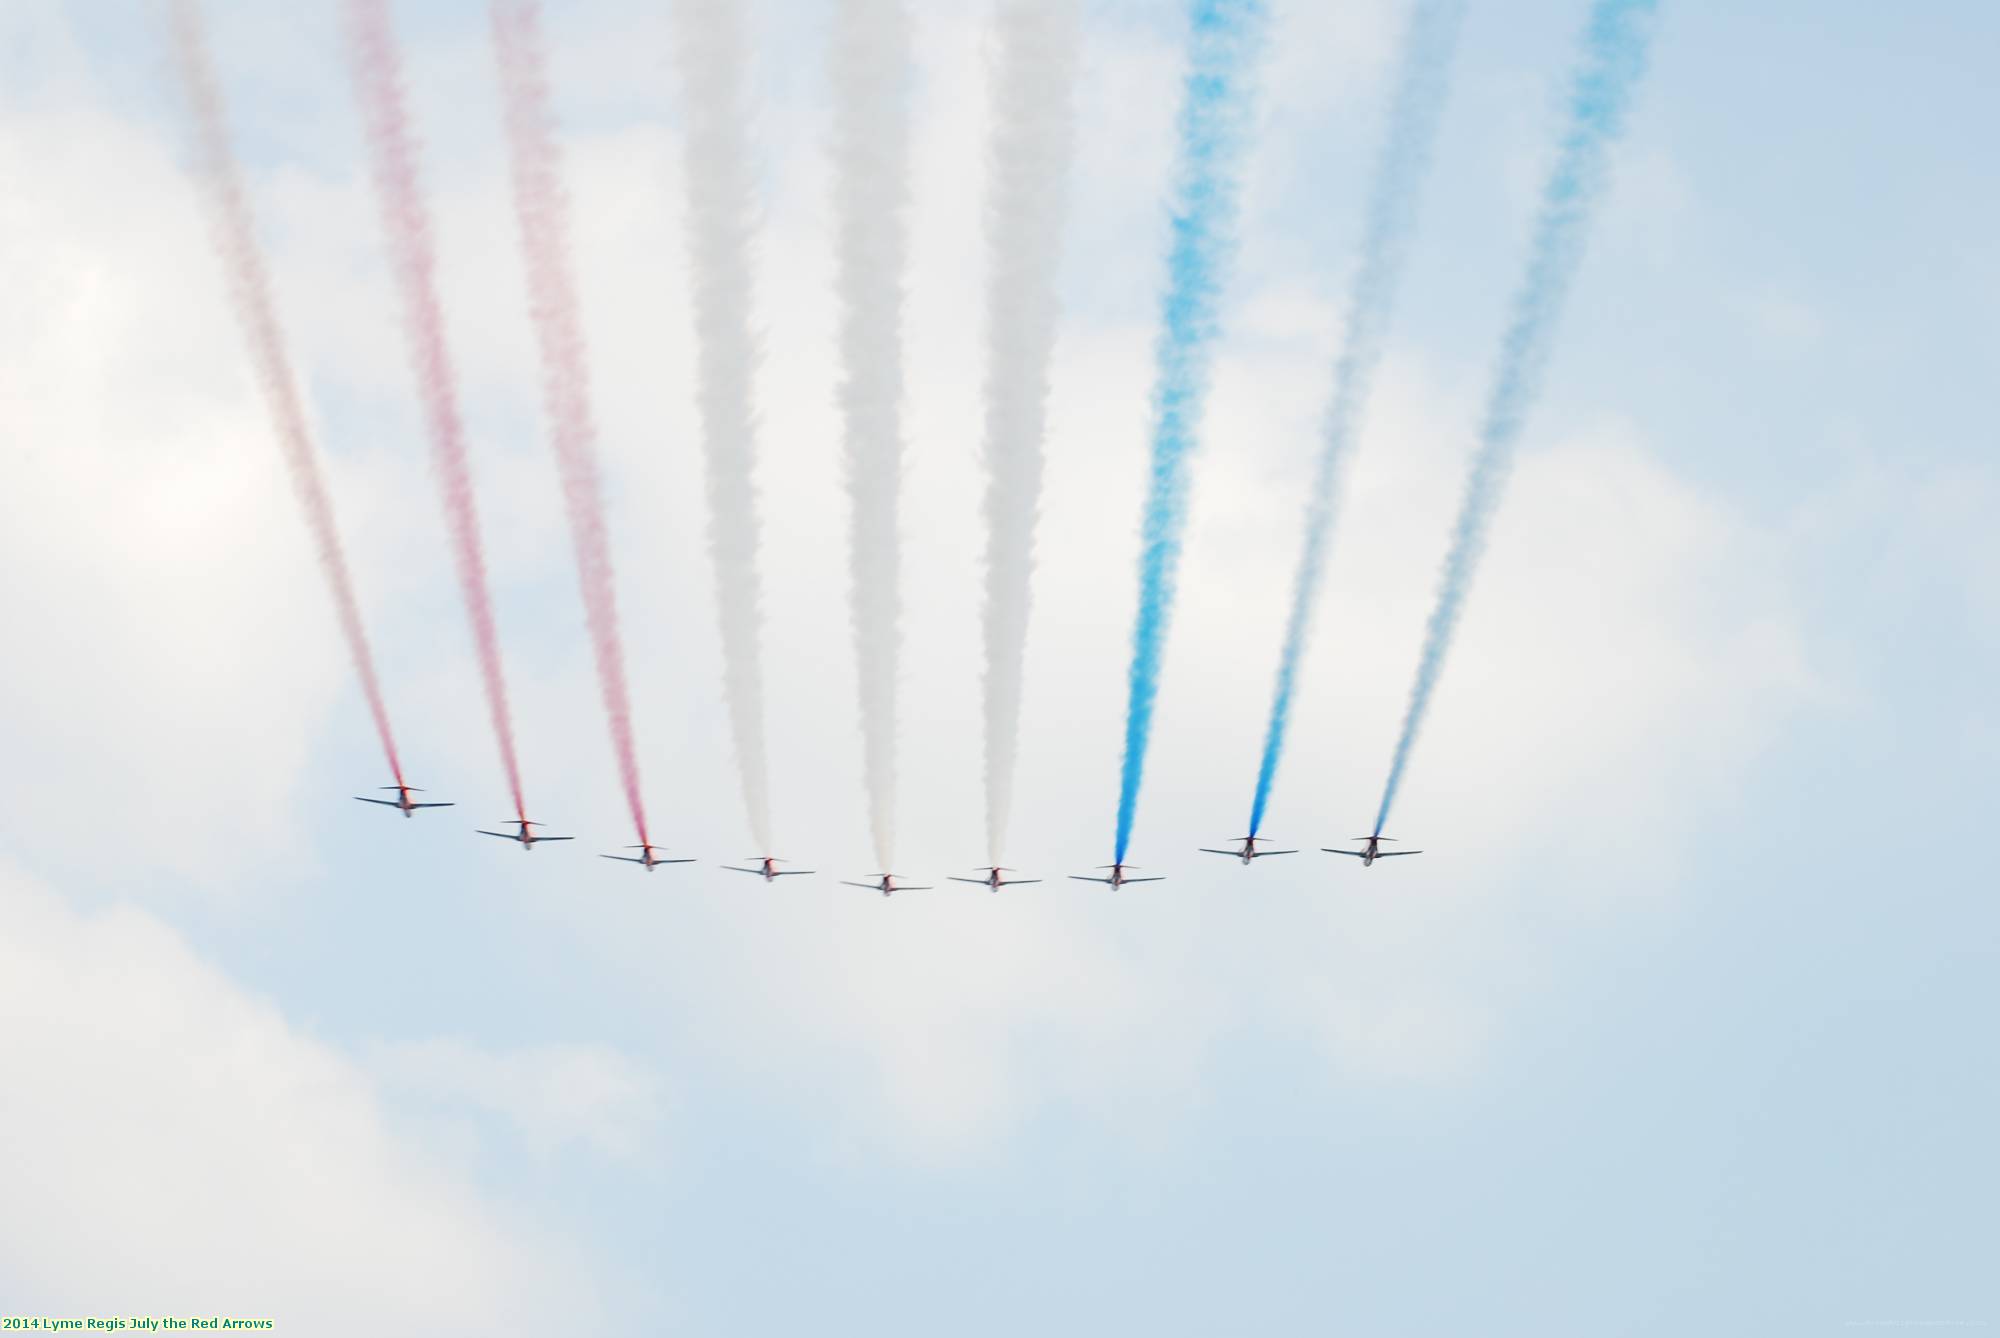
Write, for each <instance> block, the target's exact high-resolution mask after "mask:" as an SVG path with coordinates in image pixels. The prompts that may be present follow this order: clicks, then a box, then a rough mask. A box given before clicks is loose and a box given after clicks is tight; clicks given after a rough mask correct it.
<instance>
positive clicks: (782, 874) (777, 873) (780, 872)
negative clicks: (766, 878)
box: [771, 869, 875, 887]
mask: <svg viewBox="0 0 2000 1338" xmlns="http://www.w3.org/2000/svg"><path fill="white" fill-rule="evenodd" d="M811 872H812V870H811V869H773V870H771V876H772V877H773V878H803V877H805V876H806V875H807V874H809V873H811ZM868 886H870V887H873V886H875V884H873V883H870V884H868Z"/></svg>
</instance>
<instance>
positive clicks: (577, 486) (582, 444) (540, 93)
mask: <svg viewBox="0 0 2000 1338" xmlns="http://www.w3.org/2000/svg"><path fill="white" fill-rule="evenodd" d="M492 15H493V45H494V50H495V52H496V53H497V55H498V57H499V62H500V84H501V91H502V97H503V102H504V104H505V116H506V121H507V143H508V147H509V149H510V150H511V157H512V160H513V175H514V212H515V214H516V216H517V218H518V221H519V223H520V228H521V252H522V257H523V260H524V261H525V263H526V265H527V271H528V304H529V310H530V314H531V315H532V317H533V319H534V326H535V338H536V340H537V342H538V343H539V344H540V345H541V350H542V398H543V403H544V407H545V409H546V411H547V414H548V419H549V440H550V443H551V444H552V445H553V446H554V447H555V453H556V468H557V472H558V473H559V474H560V475H561V477H562V490H563V503H564V507H565V509H566V510H567V511H568V513H569V529H570V540H571V544H572V546H573V547H574V548H575V550H576V570H577V579H578V582H579V584H580V585H581V586H582V589H583V607H584V614H585V617H586V619H587V621H588V623H589V626H590V644H591V650H592V651H593V653H594V655H595V657H596V660H597V683H598V688H599V690H600V691H601V693H602V694H603V697H604V714H605V718H606V720H607V722H608V724H609V726H610V729H611V746H612V748H613V750H614V751H615V752H616V753H617V755H618V776H619V780H620V781H621V783H622V784H623V785H624V787H625V802H626V804H627V805H628V806H629V807H630V808H631V811H632V824H633V826H634V827H635V828H636V829H637V830H638V833H639V840H640V842H641V843H644V842H646V841H647V840H649V838H648V836H647V835H646V810H645V805H644V803H643V802H642V801H641V798H640V794H639V759H638V756H637V754H636V752H635V751H634V749H633V746H632V707H631V702H630V699H629V698H628V696H627V695H626V690H625V653H624V650H623V648H622V647H621V646H620V644H619V637H618V603H617V599H616V593H615V591H614V589H613V583H612V572H611V550H610V546H609V545H608V544H607V543H606V541H605V535H604V498H603V489H602V487H601V486H600V485H599V482H598V475H597V454H596V437H597V429H596V427H595V425H594V424H593V423H592V421H591V416H590V376H589V371H588V369H587V368H586V366H585V359H584V347H583V325H582V321H581V318H580V317H579V315H578V313H577V307H576V293H575V290H574V288H573V287H572V285H571V281H570V274H569V237H568V232H569V219H568V214H567V210H568V203H569V202H568V199H567V198H566V197H565V195H564V194H563V186H562V153H561V149H560V148H559V147H558V145H557V143H556V138H555V129H554V125H553V119H554V118H553V116H552V115H551V112H550V109H549V79H548V59H547V55H546V53H545V52H544V50H543V46H542V34H541V14H540V10H539V6H538V5H537V4H536V0H493V5H492Z"/></svg>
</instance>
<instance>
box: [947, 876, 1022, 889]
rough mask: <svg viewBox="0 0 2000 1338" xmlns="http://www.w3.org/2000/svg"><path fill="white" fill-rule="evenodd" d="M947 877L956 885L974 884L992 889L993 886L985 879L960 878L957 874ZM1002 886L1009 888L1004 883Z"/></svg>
mask: <svg viewBox="0 0 2000 1338" xmlns="http://www.w3.org/2000/svg"><path fill="white" fill-rule="evenodd" d="M945 876H946V877H948V878H950V879H951V881H952V882H954V883H972V884H974V885H976V886H979V887H991V886H992V884H991V883H989V882H987V881H986V880H985V879H984V878H960V877H959V876H958V875H957V874H955V873H953V874H947V875H945ZM1000 886H1002V887H1005V886H1007V884H1005V883H1002V884H1000Z"/></svg>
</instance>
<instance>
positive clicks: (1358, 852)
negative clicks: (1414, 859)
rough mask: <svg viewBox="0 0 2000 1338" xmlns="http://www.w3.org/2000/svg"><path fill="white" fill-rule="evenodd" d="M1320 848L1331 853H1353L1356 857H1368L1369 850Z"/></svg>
mask: <svg viewBox="0 0 2000 1338" xmlns="http://www.w3.org/2000/svg"><path fill="white" fill-rule="evenodd" d="M1320 849H1321V850H1324V851H1325V852H1326V853H1327V854H1329V855H1352V856H1354V858H1356V859H1367V858H1368V852H1367V851H1365V850H1335V849H1334V848H1333V847H1332V846H1321V847H1320ZM1387 853H1394V852H1387Z"/></svg>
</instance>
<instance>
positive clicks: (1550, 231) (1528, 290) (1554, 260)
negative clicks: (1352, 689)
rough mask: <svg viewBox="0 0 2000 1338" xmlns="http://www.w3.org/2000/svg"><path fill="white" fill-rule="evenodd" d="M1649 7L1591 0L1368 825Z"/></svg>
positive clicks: (1382, 813)
mask: <svg viewBox="0 0 2000 1338" xmlns="http://www.w3.org/2000/svg"><path fill="white" fill-rule="evenodd" d="M1657 7H1658V0H1596V3H1595V4H1594V5H1592V7H1591V11H1590V21H1589V24H1588V26H1587V27H1586V28H1585V30H1584V40H1583V57H1582V60H1581V62H1580V63H1579V64H1578V66H1577V70H1576V74H1575V76H1574V78H1573V81H1572V83H1571V84H1570V89H1569V97H1568V108H1569V120H1568V124H1567V126H1566V127H1565V129H1564V131H1563V137H1562V142H1561V144H1560V146H1559V148H1558V150H1557V153H1556V159H1555V163H1554V166H1553V167H1552V168H1551V169H1550V172H1549V177H1548V180H1547V182H1545V183H1544V184H1543V187H1542V198H1541V206H1540V210H1539V213H1538V214H1537V217H1536V219H1535V231H1534V239H1533V242H1532V243H1531V245H1530V247H1529V251H1528V269H1527V273H1526V275H1525V276H1524V277H1523V279H1522V282H1521V287H1520V289H1519V291H1518V292H1517V293H1516V294H1515V297H1514V310H1513V315H1512V316H1511V318H1510V319H1509V321H1508V323H1507V333H1506V335H1505V337H1503V338H1502V340H1501V341H1500V357H1499V361H1498V363H1497V365H1496V366H1495V369H1494V376H1493V386H1492V389H1491V391H1490V392H1489V393H1488V398H1487V401H1486V413H1485V416H1484V418H1483V419H1482V420H1481V422H1480V428H1479V440H1478V444H1477V446H1476V448H1475V450H1474V454H1473V458H1472V470H1471V473H1470V474H1469V475H1468V476H1467V478H1466V482H1465V498H1464V501H1463V502H1462V503H1461V505H1460V508H1459V513H1458V524H1457V525H1456V527H1455V528H1454V529H1453V531H1452V540H1451V551H1450V553H1449V554H1447V556H1446V557H1445V562H1444V574H1443V577H1442V579H1441V580H1440V581H1439V583H1438V598H1437V605H1436V607H1434V608H1433V609H1432V610H1431V618H1430V624H1429V626H1428V627H1426V628H1425V630H1424V648H1423V654H1422V656H1421V658H1420V659H1419V660H1418V661H1417V677H1416V682H1415V683H1414V684H1413V685H1412V686H1411V688H1410V703H1409V707H1408V709H1407V710H1406V711H1405V712H1404V715H1403V732H1402V734H1401V735H1400V736H1399V737H1398V738H1397V740H1396V753H1395V757H1394V760H1393V761H1391V763H1390V764H1389V780H1388V783H1387V784H1386V785H1384V786H1383V787H1382V807H1381V808H1380V809H1379V810H1378V811H1377V812H1376V814H1375V831H1376V833H1377V834H1378V835H1379V834H1380V833H1381V831H1382V826H1383V824H1384V823H1386V822H1387V821H1388V820H1389V808H1390V806H1391V805H1392V804H1394V803H1395V801H1396V791H1397V790H1398V789H1399V788H1400V787H1401V786H1402V783H1403V771H1404V769H1405V768H1406V767H1407V766H1408V765H1409V761H1410V748H1411V746H1412V745H1413V744H1414V743H1415V742H1416V738H1417V731H1418V729H1419V728H1421V727H1422V725H1423V722H1424V713H1425V711H1426V710H1427V709H1428V708H1429V706H1430V701H1431V693H1432V691H1433V690H1434V689H1435V688H1436V687H1437V681H1438V674H1439V672H1440V671H1441V670H1442V669H1443V668H1444V657H1445V652H1446V651H1448V650H1450V649H1451V638H1452V633H1453V632H1454V631H1455V630H1456V629H1457V627H1458V616H1459V612H1460V610H1461V609H1462V608H1463V606H1464V603H1465V594H1466V590H1467V588H1468V587H1469V586H1470V585H1471V582H1472V575H1473V570H1474V568H1475V567H1477V565H1478V563H1479V558H1480V555H1481V553H1482V552H1484V551H1485V547H1486V530H1487V526H1488V524H1489V523H1490V522H1491V521H1492V519H1493V511H1494V508H1495V507H1496V506H1497V505H1498V504H1499V501H1500V491H1501V488H1502V486H1503V485H1504V484H1505V482H1506V478H1507V467H1508V465H1509V464H1510V463H1511V462H1512V457H1513V448H1514V442H1515V440H1516V439H1517V438H1518V437H1519V436H1520V434H1521V424H1522V421H1523V420H1524V419H1525V418H1526V417H1527V412H1528V408H1529V406H1530V404H1531V403H1532V402H1533V400H1534V396H1535V391H1536V390H1537V388H1538V387H1539V386H1540V383H1541V377H1542V371H1543V369H1544V368H1545V367H1546V366H1547V364H1548V359H1549V343H1550V336H1551V335H1552V334H1553V332H1554V329H1555V324H1556V318H1557V317H1558V316H1559V315H1560V314H1561V311H1562V304H1563V298H1564V297H1565V296H1566V295H1567V294H1568V291H1569V285H1570V280H1571V278H1572V277H1574V275H1575V274H1576V266H1577V261H1578V259H1579V258H1580V257H1581V256H1582V254H1583V243H1584V231H1585V227H1586V225H1587V224H1588V223H1589V222H1590V211H1591V207H1592V206H1593V205H1594V204H1596V202H1597V199H1598V197H1599V196H1600V195H1601V194H1602V193H1603V187H1604V182H1605V177H1606V171H1607V168H1608V165H1609V156H1610V149H1611V143H1612V141H1613V140H1614V139H1616V138H1617V136H1618V132H1619V131H1620V130H1621V129H1622V128H1623V126H1624V122H1625V113H1626V111H1627V109H1628V107H1629V106H1630V104H1631V99H1632V89H1633V85H1634V84H1635V83H1637V81H1638V78H1639V75H1640V73H1641V72H1642V71H1643V70H1644V69H1645V65H1646V48H1647V43H1648V41H1649V39H1650V38H1651V36H1652V19H1653V15H1654V12H1655V10H1656V9H1657Z"/></svg>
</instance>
